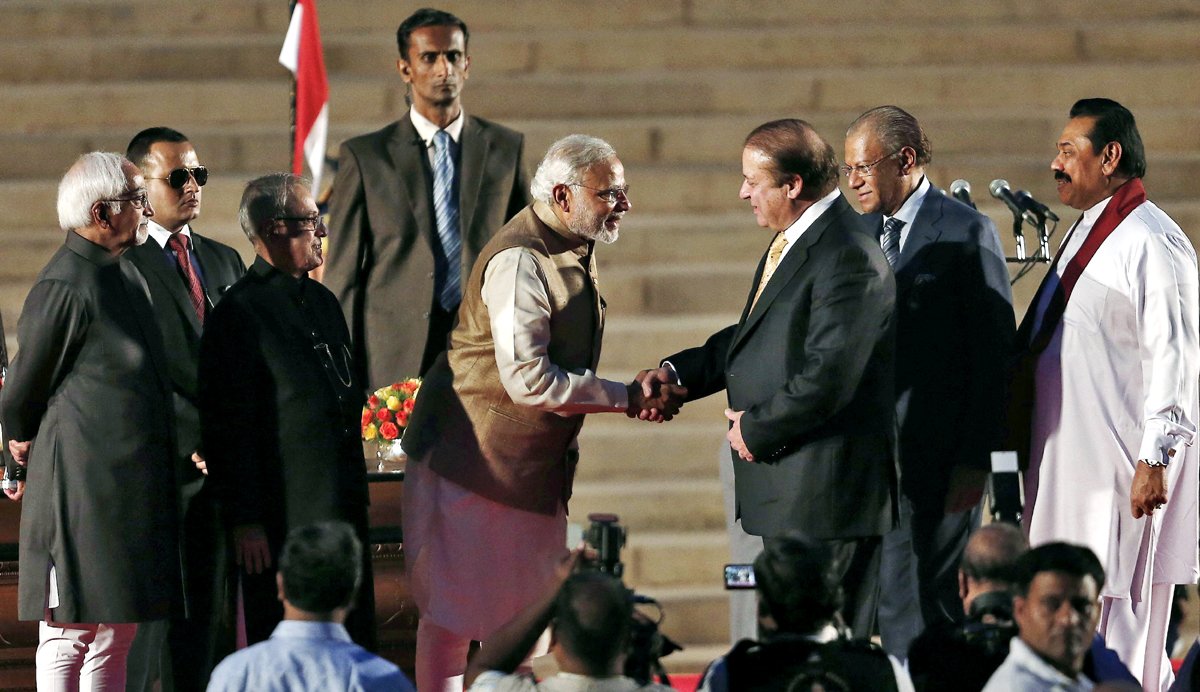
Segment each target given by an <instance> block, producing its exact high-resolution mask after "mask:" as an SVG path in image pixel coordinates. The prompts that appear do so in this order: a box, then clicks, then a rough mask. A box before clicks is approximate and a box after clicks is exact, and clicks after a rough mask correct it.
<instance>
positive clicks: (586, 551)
mask: <svg viewBox="0 0 1200 692" xmlns="http://www.w3.org/2000/svg"><path fill="white" fill-rule="evenodd" d="M596 557H597V554H596V549H595V548H593V547H591V546H589V545H588V544H587V543H584V542H582V541H581V542H580V543H579V545H578V546H576V547H575V549H574V550H572V551H570V552H569V553H567V554H566V555H564V556H563V558H562V559H561V560H559V561H558V564H557V565H555V566H554V578H555V579H557V580H558V584H559V586H561V585H562V583H563V582H565V581H566V580H567V577H569V576H571V575H572V574H575V573H576V572H578V571H579V569H580V567H582V566H583V565H586V564H588V563H591V562H594V561H595V560H596Z"/></svg>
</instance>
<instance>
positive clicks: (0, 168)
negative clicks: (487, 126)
mask: <svg viewBox="0 0 1200 692" xmlns="http://www.w3.org/2000/svg"><path fill="white" fill-rule="evenodd" d="M468 104H469V106H468V107H470V104H471V100H470V99H469V98H468ZM1064 108H1065V106H1064V105H1063V104H1059V105H1056V106H1055V107H1051V108H1042V109H1037V110H1024V109H1023V110H1007V111H1006V110H995V109H988V110H976V109H972V108H937V109H929V110H926V111H925V112H922V111H919V110H914V115H916V116H917V117H918V118H919V119H920V120H921V122H922V124H923V126H924V127H925V129H926V132H927V133H928V135H929V137H930V140H931V141H932V142H933V150H934V160H935V161H936V162H938V163H940V162H941V159H942V157H944V156H947V155H952V154H961V155H970V156H979V155H995V154H996V153H998V152H1002V153H1003V155H1004V156H1006V157H1016V156H1018V155H1020V156H1022V157H1025V156H1028V157H1029V158H1030V159H1036V160H1038V161H1045V159H1046V157H1047V155H1048V153H1052V152H1053V149H1052V147H1051V146H1050V145H1049V143H1051V142H1053V141H1054V139H1055V138H1056V137H1057V136H1058V134H1059V132H1060V131H1061V129H1062V124H1063V121H1064V119H1065V118H1064V115H1065V111H1064ZM402 110H403V109H401V111H402ZM481 114H482V115H485V116H489V117H490V114H488V113H486V112H481ZM804 115H805V117H806V118H807V119H808V120H809V121H810V122H812V124H813V126H814V127H815V128H816V129H817V130H818V131H819V132H821V133H822V135H823V136H825V137H826V138H827V139H829V141H830V142H831V143H832V144H833V145H834V149H835V151H837V152H838V154H839V156H840V155H841V141H842V136H843V135H844V132H845V128H846V126H847V125H848V124H849V123H850V122H851V121H852V120H853V119H854V118H855V117H856V116H857V115H858V111H843V112H838V113H817V114H816V116H815V117H813V116H809V115H807V114H804ZM354 117H355V114H353V113H347V112H346V111H345V110H344V109H339V108H338V107H337V104H334V108H333V111H332V119H333V122H332V123H331V129H330V136H329V155H330V156H331V157H334V156H336V155H337V151H338V147H339V145H340V143H341V142H342V141H344V140H345V139H348V138H350V137H353V136H355V135H358V134H362V133H364V132H369V131H372V130H375V129H378V128H379V127H382V126H383V125H384V124H386V121H387V119H382V120H380V121H378V122H372V121H366V120H356V119H348V118H354ZM765 119H766V117H765V116H763V115H740V116H721V115H693V116H669V115H667V116H661V117H646V116H631V117H626V118H613V117H583V118H572V119H555V118H548V119H530V118H516V119H511V120H507V121H506V122H505V124H506V125H509V126H511V127H513V128H515V129H517V130H520V131H522V132H524V133H525V135H526V149H525V154H526V165H527V166H529V167H530V168H532V167H534V166H535V165H536V163H537V161H538V160H539V159H540V158H541V156H542V154H543V153H544V152H545V150H546V149H547V148H548V147H549V145H550V143H551V142H553V141H554V140H556V139H558V138H559V137H562V136H563V135H566V134H569V133H571V132H584V133H588V134H593V135H595V136H598V137H602V138H604V139H608V140H611V141H613V142H619V144H620V146H619V149H618V152H619V154H620V156H621V160H622V161H623V162H624V163H625V164H626V165H629V164H635V163H636V164H643V163H662V164H723V165H737V162H738V161H739V157H740V155H741V144H742V140H743V139H744V138H745V136H746V134H748V133H749V132H750V130H752V129H753V128H754V127H756V126H758V125H759V124H761V123H762V122H763V121H764V120H765ZM144 124H145V122H141V123H138V124H136V125H130V126H129V127H125V128H102V129H98V128H97V127H96V126H95V124H94V123H80V124H79V125H78V126H76V127H70V128H66V129H56V130H54V131H50V132H34V133H30V132H24V131H21V132H2V131H0V177H3V178H8V179H13V178H42V177H44V178H54V177H56V176H58V175H60V174H61V172H62V170H63V169H65V168H66V166H67V165H68V164H69V163H70V161H71V160H73V159H74V158H75V157H76V156H78V155H79V154H81V153H83V152H85V151H93V150H96V149H101V150H110V151H124V149H125V146H126V144H128V140H129V138H130V137H132V136H133V134H134V132H135V131H136V129H137V128H138V127H141V126H142V125H144ZM170 124H171V125H172V126H174V127H177V128H179V129H181V130H182V131H183V132H185V133H186V134H187V135H188V136H189V137H190V138H191V140H192V142H193V143H194V144H195V146H196V149H197V152H198V153H199V155H200V160H201V163H203V164H204V165H206V166H208V167H209V168H210V169H211V170H212V171H213V173H214V174H218V175H219V174H232V173H241V174H243V175H244V176H245V177H250V176H251V175H252V174H255V173H259V172H262V171H265V170H275V169H279V168H285V167H287V166H288V161H289V159H288V146H287V131H286V130H287V128H286V127H285V126H283V125H281V124H278V123H269V122H260V123H236V124H229V125H211V124H210V125H205V124H198V123H189V122H187V121H186V116H184V118H183V121H176V120H172V121H170ZM1138 125H1139V129H1140V131H1141V134H1142V139H1143V141H1144V142H1145V144H1146V147H1147V149H1148V152H1149V159H1150V161H1151V162H1154V161H1157V160H1158V158H1159V157H1160V156H1162V155H1169V154H1166V153H1164V152H1187V151H1189V150H1190V151H1193V152H1194V151H1196V150H1197V149H1200V111H1198V110H1197V109H1195V108H1182V109H1180V108H1173V107H1165V106H1164V107H1155V108H1150V109H1146V110H1144V111H1141V112H1139V113H1138ZM984 182H986V181H984ZM943 184H945V183H943ZM976 184H977V185H980V184H984V183H980V182H979V181H976ZM982 192H983V194H986V190H983V191H982Z"/></svg>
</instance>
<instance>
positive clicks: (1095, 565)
mask: <svg viewBox="0 0 1200 692" xmlns="http://www.w3.org/2000/svg"><path fill="white" fill-rule="evenodd" d="M1040 572H1061V573H1063V574H1067V575H1070V576H1072V577H1079V578H1081V579H1082V578H1083V577H1089V576H1090V577H1092V578H1093V579H1095V580H1096V589H1097V590H1099V589H1101V588H1103V587H1104V567H1102V566H1101V565H1100V560H1099V559H1098V558H1097V557H1096V554H1095V553H1093V552H1092V551H1091V549H1090V548H1087V547H1085V546H1082V545H1071V544H1070V543H1046V544H1044V545H1039V546H1038V547H1036V548H1034V549H1033V550H1030V551H1029V552H1027V553H1025V554H1024V555H1022V556H1021V557H1019V558H1018V559H1017V564H1016V565H1015V569H1014V576H1015V578H1016V584H1015V585H1016V588H1017V593H1018V594H1020V595H1022V596H1025V595H1027V594H1028V593H1029V585H1030V584H1031V583H1032V582H1033V579H1034V577H1036V576H1037V575H1038V574H1039V573H1040Z"/></svg>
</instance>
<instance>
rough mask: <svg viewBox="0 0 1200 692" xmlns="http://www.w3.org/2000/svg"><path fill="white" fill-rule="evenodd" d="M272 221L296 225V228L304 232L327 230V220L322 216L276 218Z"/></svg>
mask: <svg viewBox="0 0 1200 692" xmlns="http://www.w3.org/2000/svg"><path fill="white" fill-rule="evenodd" d="M272 220H274V221H283V222H284V223H289V222H290V223H295V224H296V225H297V226H296V227H297V228H299V229H300V230H302V231H307V230H313V231H316V230H317V229H320V228H325V219H323V218H321V215H320V214H313V215H312V216H276V217H273V219H272Z"/></svg>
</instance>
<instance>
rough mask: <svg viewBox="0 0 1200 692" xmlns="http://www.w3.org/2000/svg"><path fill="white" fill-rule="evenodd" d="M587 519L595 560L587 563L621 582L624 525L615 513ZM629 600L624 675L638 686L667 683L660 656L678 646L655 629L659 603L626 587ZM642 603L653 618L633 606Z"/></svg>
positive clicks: (660, 611)
mask: <svg viewBox="0 0 1200 692" xmlns="http://www.w3.org/2000/svg"><path fill="white" fill-rule="evenodd" d="M588 521H589V522H590V524H589V526H588V529H587V532H586V533H585V534H584V540H585V541H586V542H587V544H588V545H589V546H591V547H592V549H593V550H595V551H596V559H595V560H594V561H592V562H589V563H588V566H590V567H591V568H592V569H595V570H596V571H598V572H603V573H604V574H608V575H611V576H612V577H613V578H615V579H618V580H620V581H621V582H622V584H623V583H624V580H623V579H622V578H621V577H622V575H624V573H625V564H624V563H623V562H621V548H623V547H625V535H626V534H625V527H623V526H621V524H620V518H619V517H617V515H615V514H603V513H594V514H589V515H588ZM626 591H628V592H629V598H630V601H631V602H632V603H633V605H634V610H633V625H632V627H631V628H630V633H629V655H628V656H627V657H626V658H625V675H626V676H627V677H630V678H633V679H634V680H636V681H637V683H638V684H639V685H646V684H649V683H650V682H651V681H652V680H653V679H654V678H655V677H657V678H658V681H659V682H661V683H662V684H664V685H668V686H669V685H670V684H671V679H670V677H669V676H668V675H667V671H666V669H665V668H663V665H662V661H661V659H662V658H663V657H664V656H667V655H669V654H671V653H673V652H675V651H680V650H681V649H683V647H682V646H680V645H679V644H677V643H675V642H674V641H671V639H670V638H669V637H667V636H666V635H665V634H663V633H662V632H660V631H659V629H658V626H659V624H660V623H662V620H663V609H662V604H660V603H659V602H658V601H656V600H654V599H653V598H651V597H649V596H643V595H641V594H638V593H636V592H635V591H634V590H633V589H630V588H628V587H626ZM639 605H645V606H651V607H652V608H654V610H655V611H657V612H656V613H655V617H654V618H653V619H651V618H650V617H649V616H648V615H647V614H646V613H645V612H643V611H642V610H639V609H638V608H637V606H639Z"/></svg>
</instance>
